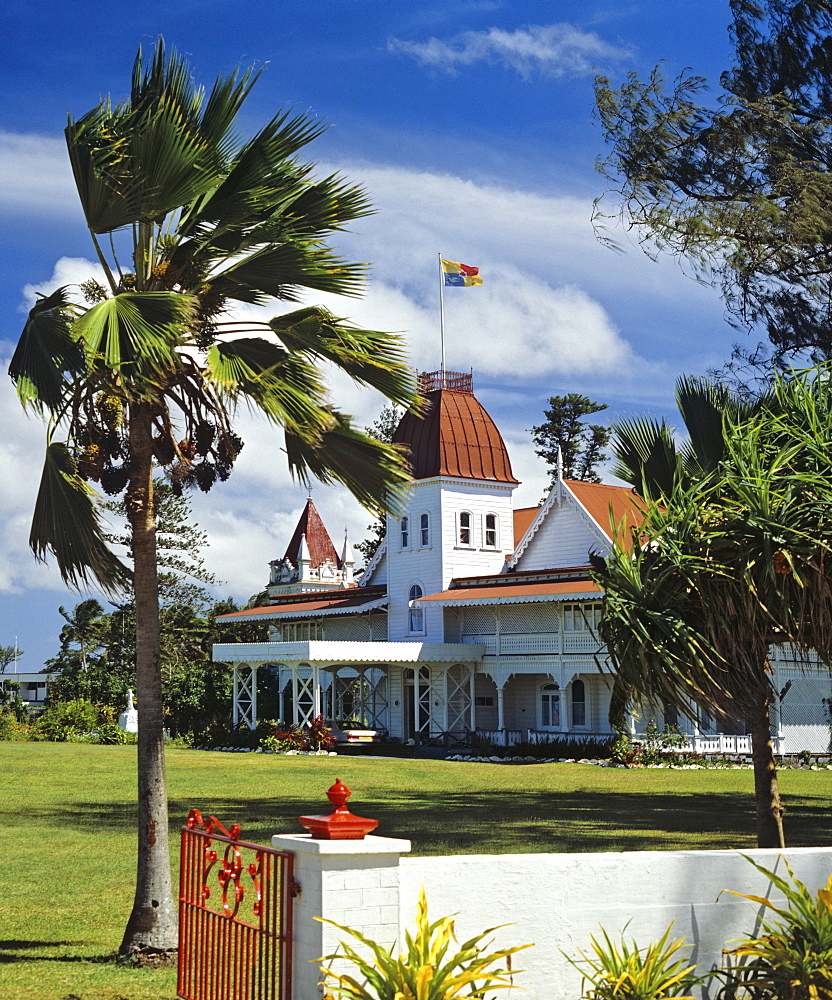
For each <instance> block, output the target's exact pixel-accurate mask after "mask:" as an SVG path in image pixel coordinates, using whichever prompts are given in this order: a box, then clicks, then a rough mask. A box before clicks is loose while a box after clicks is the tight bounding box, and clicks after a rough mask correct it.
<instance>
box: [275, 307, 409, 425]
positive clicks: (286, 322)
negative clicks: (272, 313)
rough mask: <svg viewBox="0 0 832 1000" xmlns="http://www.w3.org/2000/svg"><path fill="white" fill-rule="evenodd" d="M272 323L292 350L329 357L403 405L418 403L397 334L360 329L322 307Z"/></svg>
mask: <svg viewBox="0 0 832 1000" xmlns="http://www.w3.org/2000/svg"><path fill="white" fill-rule="evenodd" d="M269 326H270V327H271V328H272V330H274V332H275V333H276V334H277V336H278V337H280V339H281V341H282V342H283V343H284V344H285V345H286V347H287V348H288V349H289V350H290V351H294V352H298V353H302V354H305V355H308V356H310V357H313V358H314V357H322V358H326V360H327V361H331V362H332V363H333V364H335V365H338V367H339V368H341V369H343V371H345V372H346V373H347V374H348V375H349V376H350V378H352V379H354V380H355V381H356V382H359V383H361V384H362V385H369V386H372V387H373V388H374V389H378V391H379V392H382V393H384V395H385V396H387V398H388V399H390V400H392V401H393V402H394V403H398V404H399V405H400V406H405V407H412V406H413V405H414V403H415V402H416V393H415V386H414V382H413V376H412V373H411V372H410V370H409V369H408V368H407V366H406V365H405V348H404V341H403V340H402V338H400V337H399V336H398V335H396V334H391V333H381V332H379V331H377V330H361V329H358V328H357V327H354V326H350V325H349V324H348V323H346V322H345V321H344V320H340V319H336V318H335V317H334V316H333V315H332V314H331V313H330V312H329V311H328V310H326V309H323V308H321V307H311V308H306V309H299V310H297V311H296V312H292V313H287V314H285V315H283V316H276V317H275V318H274V319H272V320H271V321H270V322H269Z"/></svg>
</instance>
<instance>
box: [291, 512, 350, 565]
mask: <svg viewBox="0 0 832 1000" xmlns="http://www.w3.org/2000/svg"><path fill="white" fill-rule="evenodd" d="M302 549H305V551H304V552H303V553H302V558H303V559H304V561H306V560H308V561H309V565H310V567H311V568H312V569H317V567H318V566H321V565H323V563H325V562H326V561H327V559H329V561H330V562H331V563H332V565H333V566H339V567H340V564H341V563H340V560H339V558H338V553H337V552H336V551H335V546H334V545H333V544H332V539H331V538H330V537H329V532H328V531H327V530H326V528H325V526H324V522H323V521H322V520H321V515H320V514H319V513H318V510H317V508H316V507H315V504H314V503H313V501H312V497H309V499H308V500H307V501H306V506H305V507H304V508H303V513H302V514H301V515H300V518H299V519H298V523H297V526H296V527H295V531H294V534H293V535H292V537H291V539H290V541H289V544H288V545H287V546H286V552H285V553H284V555H283V559H284V560H288V561H289V562H290V563H292V565H293V566H297V565H298V561H299V559H300V558H301V551H302Z"/></svg>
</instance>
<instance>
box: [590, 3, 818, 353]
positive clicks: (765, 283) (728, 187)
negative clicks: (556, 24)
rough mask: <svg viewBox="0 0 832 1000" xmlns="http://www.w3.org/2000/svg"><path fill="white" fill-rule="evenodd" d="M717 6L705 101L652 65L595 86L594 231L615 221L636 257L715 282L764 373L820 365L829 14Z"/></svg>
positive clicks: (694, 81) (689, 78) (696, 85)
mask: <svg viewBox="0 0 832 1000" xmlns="http://www.w3.org/2000/svg"><path fill="white" fill-rule="evenodd" d="M730 8H731V12H732V14H733V20H732V23H731V26H730V28H729V32H730V39H731V42H732V43H733V49H734V53H733V58H732V62H731V65H730V66H729V67H728V68H727V69H726V71H725V72H724V73H723V74H722V76H721V77H720V81H719V82H720V85H721V86H720V87H719V88H718V89H717V91H716V95H715V97H713V98H711V97H710V96H709V94H708V93H707V90H708V88H707V85H706V81H705V80H704V79H703V78H702V77H699V76H696V75H693V74H692V73H690V72H688V71H684V72H683V73H682V74H681V75H680V76H679V77H678V78H677V79H676V80H675V81H673V82H671V83H668V82H667V81H666V80H665V78H664V72H663V69H662V67H661V66H659V67H657V68H656V69H655V70H654V71H653V73H652V74H651V75H650V77H649V78H648V79H646V80H642V79H640V78H639V77H638V76H636V75H635V74H631V75H630V76H629V77H628V79H627V80H626V82H625V83H624V84H623V85H622V86H620V87H618V88H615V87H612V86H611V85H610V82H609V80H607V79H606V78H604V77H599V78H598V79H597V81H596V104H597V109H598V116H599V119H600V122H601V126H602V128H603V130H604V135H605V138H606V140H607V142H608V144H609V146H610V150H609V153H608V155H607V156H606V157H605V158H603V159H602V160H600V161H599V168H600V170H601V173H602V174H603V175H604V176H605V177H606V178H607V179H608V180H609V181H610V182H611V189H610V191H609V192H607V196H605V197H602V198H601V199H599V201H598V203H597V207H598V213H597V216H596V221H597V222H598V223H599V224H601V226H602V228H603V230H604V232H605V234H607V235H608V230H606V227H605V223H606V222H607V221H608V219H609V217H610V216H611V215H616V216H617V215H618V214H619V213H620V214H621V216H622V217H623V221H624V224H625V226H627V227H628V228H629V229H630V231H631V232H633V233H634V234H635V235H636V237H637V238H638V239H639V240H640V241H642V243H643V245H644V247H645V248H646V249H647V250H648V252H650V253H651V254H652V253H670V254H673V255H676V256H678V257H679V258H680V259H682V260H684V261H685V262H686V263H687V264H688V265H690V266H692V268H693V269H694V270H695V272H696V274H697V276H698V277H700V278H705V279H706V280H713V281H715V282H716V283H717V284H718V285H719V286H720V287H721V290H722V293H723V297H724V300H725V302H726V305H727V307H728V314H729V317H730V318H731V319H732V321H733V322H734V323H735V324H736V325H738V326H739V327H742V328H747V329H755V328H756V329H760V330H761V331H763V332H764V333H765V335H766V336H767V338H768V340H769V342H770V345H771V351H772V353H773V360H774V361H775V362H776V361H778V359H780V360H782V359H785V360H786V361H787V362H789V361H794V359H795V357H799V356H801V355H802V356H803V357H806V356H807V355H808V356H809V357H811V358H812V360H813V361H815V362H817V361H820V360H823V359H826V358H829V357H832V295H830V291H832V210H831V209H830V205H832V199H830V193H832V46H830V44H829V38H830V35H832V7H830V5H829V3H828V2H826V0H731V2H730ZM748 356H749V357H750V358H751V360H752V361H754V360H756V359H757V358H758V357H759V356H760V355H759V354H758V353H757V352H755V351H752V352H751V353H750V355H748ZM764 356H765V357H766V359H767V360H771V359H768V352H764Z"/></svg>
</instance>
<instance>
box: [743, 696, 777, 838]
mask: <svg viewBox="0 0 832 1000" xmlns="http://www.w3.org/2000/svg"><path fill="white" fill-rule="evenodd" d="M770 700H771V695H770V693H769V691H768V689H767V688H766V689H763V690H761V691H760V692H759V693H758V694H757V697H756V698H755V700H754V702H753V703H752V704H751V705H750V706H749V718H748V723H749V726H750V729H751V759H752V761H753V764H754V800H755V803H756V806H757V846H758V847H785V846H786V841H785V837H784V835H783V806H782V803H781V802H780V790H779V788H778V787H777V765H776V764H775V762H774V748H773V747H772V743H771V722H770V719H769V712H768V710H769V702H770Z"/></svg>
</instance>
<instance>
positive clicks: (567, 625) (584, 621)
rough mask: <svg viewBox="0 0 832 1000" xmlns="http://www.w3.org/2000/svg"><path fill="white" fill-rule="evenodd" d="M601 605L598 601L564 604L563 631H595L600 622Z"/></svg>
mask: <svg viewBox="0 0 832 1000" xmlns="http://www.w3.org/2000/svg"><path fill="white" fill-rule="evenodd" d="M601 612H602V605H601V604H600V602H598V603H596V602H594V601H593V602H592V603H591V604H589V603H587V604H564V606H563V631H564V632H597V630H598V626H599V624H600V623H601Z"/></svg>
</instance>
